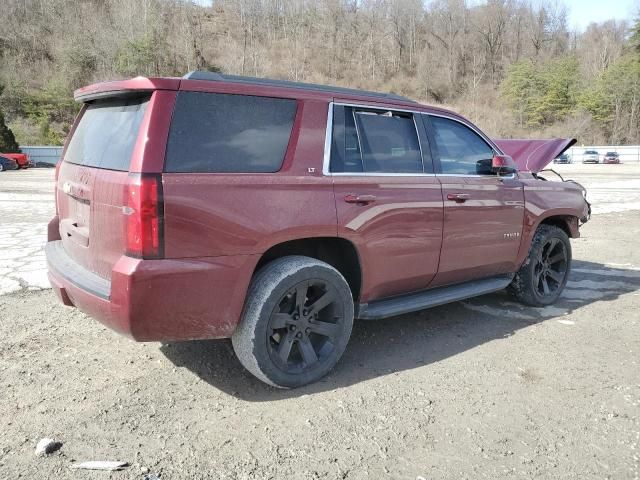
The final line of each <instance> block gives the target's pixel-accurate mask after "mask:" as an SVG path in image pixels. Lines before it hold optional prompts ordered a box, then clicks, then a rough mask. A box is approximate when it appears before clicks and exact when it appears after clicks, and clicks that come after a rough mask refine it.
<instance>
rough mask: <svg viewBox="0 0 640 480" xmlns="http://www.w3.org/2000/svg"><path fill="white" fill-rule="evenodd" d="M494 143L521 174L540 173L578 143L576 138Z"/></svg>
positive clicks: (508, 140) (498, 141) (509, 140)
mask: <svg viewBox="0 0 640 480" xmlns="http://www.w3.org/2000/svg"><path fill="white" fill-rule="evenodd" d="M493 141H494V143H495V144H496V145H497V146H498V147H499V148H500V149H501V150H502V151H503V152H504V153H506V154H507V155H509V156H511V157H512V158H513V160H514V161H515V162H516V164H517V165H518V170H519V171H521V172H534V173H535V172H539V171H540V170H542V169H543V168H544V167H546V166H547V165H548V164H550V163H551V162H552V161H553V159H554V158H556V157H558V156H559V155H562V154H563V153H564V152H566V151H567V150H568V149H569V148H570V147H571V146H572V145H574V144H575V143H576V139H575V138H552V139H549V140H512V139H493Z"/></svg>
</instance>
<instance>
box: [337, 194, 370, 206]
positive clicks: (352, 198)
mask: <svg viewBox="0 0 640 480" xmlns="http://www.w3.org/2000/svg"><path fill="white" fill-rule="evenodd" d="M344 201H345V202H347V203H357V204H360V205H367V204H369V203H373V202H375V201H376V196H375V195H358V194H355V193H350V194H349V195H345V197H344Z"/></svg>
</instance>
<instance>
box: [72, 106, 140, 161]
mask: <svg viewBox="0 0 640 480" xmlns="http://www.w3.org/2000/svg"><path fill="white" fill-rule="evenodd" d="M149 98H150V97H149V95H147V96H145V97H133V98H132V97H129V98H117V99H107V100H98V101H95V102H93V103H91V104H90V105H89V106H88V107H87V109H86V111H85V112H84V114H83V115H82V118H81V119H80V123H79V124H78V126H77V127H76V130H75V132H74V134H73V137H71V141H70V142H69V146H68V147H67V151H66V153H65V157H64V160H65V161H66V162H69V163H75V164H78V165H85V166H87V167H96V168H105V169H109V170H122V171H127V170H129V164H130V163H131V154H132V153H133V148H134V147H135V144H136V140H137V138H138V130H139V129H140V124H141V123H142V118H143V117H144V112H145V110H146V108H147V104H148V103H149Z"/></svg>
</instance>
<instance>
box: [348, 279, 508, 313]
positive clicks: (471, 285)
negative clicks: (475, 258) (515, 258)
mask: <svg viewBox="0 0 640 480" xmlns="http://www.w3.org/2000/svg"><path fill="white" fill-rule="evenodd" d="M512 279H513V275H501V276H499V277H491V278H484V279H482V280H472V281H470V282H465V283H459V284H457V285H450V286H446V287H438V288H434V289H431V290H425V291H423V292H418V293H410V294H407V295H402V296H400V297H393V298H386V299H383V300H376V301H374V302H371V303H361V304H360V305H359V307H358V314H357V318H361V319H363V320H378V319H379V318H387V317H394V316H396V315H402V314H404V313H409V312H416V311H418V310H424V309H425V308H431V307H437V306H438V305H444V304H445V303H451V302H457V301H459V300H464V299H465V298H471V297H477V296H478V295H484V294H486V293H491V292H496V291H498V290H502V289H503V288H506V287H507V285H509V284H510V283H511V280H512Z"/></svg>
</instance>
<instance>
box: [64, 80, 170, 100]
mask: <svg viewBox="0 0 640 480" xmlns="http://www.w3.org/2000/svg"><path fill="white" fill-rule="evenodd" d="M179 86H180V79H179V78H149V77H136V78H132V79H130V80H117V81H114V82H101V83H94V84H93V85H88V86H86V87H82V88H79V89H78V90H76V91H75V92H73V98H74V99H75V101H76V102H90V101H92V100H98V99H100V98H107V97H119V96H126V95H132V94H137V93H144V92H151V91H153V90H177V89H178V87H179Z"/></svg>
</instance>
